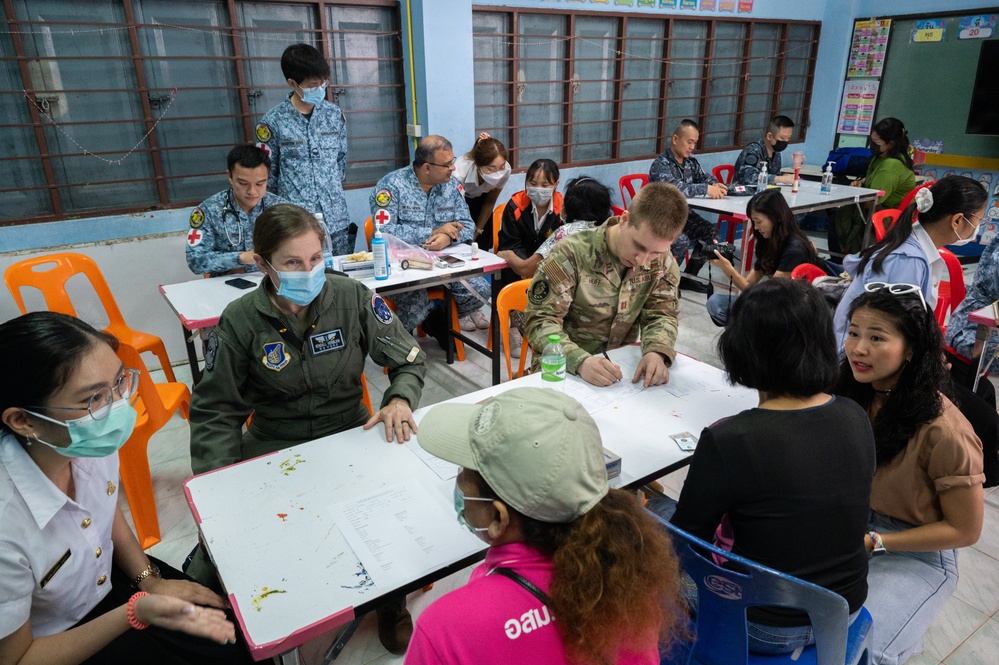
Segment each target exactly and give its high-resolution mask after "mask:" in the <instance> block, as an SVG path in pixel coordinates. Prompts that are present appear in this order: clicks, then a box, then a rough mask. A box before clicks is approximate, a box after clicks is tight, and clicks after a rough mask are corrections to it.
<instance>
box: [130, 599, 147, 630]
mask: <svg viewBox="0 0 999 665" xmlns="http://www.w3.org/2000/svg"><path fill="white" fill-rule="evenodd" d="M148 595H149V594H148V593H146V592H145V591H140V592H138V593H134V594H132V597H131V598H129V599H128V625H129V626H131V627H132V628H135V629H136V630H145V629H146V628H149V624H148V623H142V622H141V621H139V620H138V619H136V618H135V603H136V602H138V600H139V599H140V598H142V597H143V596H148Z"/></svg>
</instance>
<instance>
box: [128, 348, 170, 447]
mask: <svg viewBox="0 0 999 665" xmlns="http://www.w3.org/2000/svg"><path fill="white" fill-rule="evenodd" d="M117 354H118V359H119V360H121V362H122V363H124V365H125V367H127V368H130V369H137V370H139V400H140V401H141V403H142V407H144V413H145V415H146V416H147V417H148V418H149V420H148V422H147V423H145V424H146V427H147V428H148V430H149V432H150V433H152V432H156V431H158V430H159V429H160V428H161V427H162V426H163V425H165V424H166V422H167V421H168V420H170V416H172V415H173V414H172V413H170V412H169V411H167V408H166V407H165V406H164V405H163V400H162V399H161V398H160V393H159V391H158V390H156V384H155V383H154V382H153V377H151V376H150V375H149V370H148V369H146V364H145V363H144V362H142V356H141V355H140V354H139V352H138V351H136V350H135V349H134V348H132V347H131V346H129V345H128V344H118V351H117ZM135 406H136V409H137V410H139V415H140V416H141V415H142V414H143V411H142V409H141V407H140V405H139V403H138V402H137V403H136V405H135Z"/></svg>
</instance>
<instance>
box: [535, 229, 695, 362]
mask: <svg viewBox="0 0 999 665" xmlns="http://www.w3.org/2000/svg"><path fill="white" fill-rule="evenodd" d="M617 222H618V218H617V217H612V218H610V219H609V220H607V222H606V223H605V224H603V225H601V226H598V227H596V228H595V229H589V230H586V231H580V232H578V233H574V234H573V235H571V236H568V237H566V238H564V239H563V240H562V241H561V242H559V243H557V244H556V245H555V248H554V249H553V250H552V252H551V254H549V255H548V258H546V259H545V260H543V261H542V262H541V263H540V265H539V266H538V271H537V272H536V273H535V275H534V279H533V280H531V286H530V287H529V288H528V291H527V331H526V334H527V338H528V341H529V342H530V343H531V347H532V348H533V349H534V362H533V365H532V367H533V369H534V370H535V371H537V370H538V369H539V368H540V366H541V351H542V350H543V349H544V348H545V344H547V343H548V335H552V334H558V335H560V336H561V337H562V346H563V348H565V355H566V368H567V369H568V370H569V371H570V372H572V373H573V374H578V373H579V366H580V365H581V364H582V362H583V361H584V360H586V359H587V358H589V357H590V356H591V355H592V354H594V353H597V352H598V351H599V350H600V346H601V345H602V344H606V345H607V348H608V349H616V348H618V347H620V346H624V345H626V344H631V343H632V342H634V341H636V340H637V339H638V338H639V332H641V338H642V354H643V355H644V354H646V353H648V352H650V351H656V352H658V353H661V354H663V356H665V360H666V365H667V366H669V365H671V364H673V358H674V357H675V355H676V352H675V351H674V347H675V345H676V335H677V328H678V324H677V315H678V313H679V312H678V309H677V307H678V304H679V303H678V300H677V285H678V284H679V282H680V270H679V268H677V266H676V261H674V260H672V258H671V257H670V256H668V255H667V256H664V257H660V258H658V259H654V260H653V261H650V262H649V263H647V264H645V265H644V266H639V267H637V268H627V269H626V268H625V267H624V265H622V264H621V262H620V261H618V260H617V258H616V257H615V256H614V255H613V254H611V252H610V249H609V248H608V246H607V229H608V227H610V226H613V225H614V224H617ZM622 275H623V276H622Z"/></svg>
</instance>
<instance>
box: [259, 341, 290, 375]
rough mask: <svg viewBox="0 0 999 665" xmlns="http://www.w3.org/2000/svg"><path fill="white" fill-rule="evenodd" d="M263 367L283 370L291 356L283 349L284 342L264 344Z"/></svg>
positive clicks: (277, 370) (276, 370)
mask: <svg viewBox="0 0 999 665" xmlns="http://www.w3.org/2000/svg"><path fill="white" fill-rule="evenodd" d="M261 360H262V361H263V363H264V367H266V368H267V369H272V370H274V371H275V372H280V371H281V370H283V369H284V368H285V367H286V366H287V365H288V363H290V362H291V356H290V355H289V354H288V352H287V351H285V350H284V342H271V343H269V344H264V357H263V358H261Z"/></svg>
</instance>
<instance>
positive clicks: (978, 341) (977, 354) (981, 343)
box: [971, 323, 992, 391]
mask: <svg viewBox="0 0 999 665" xmlns="http://www.w3.org/2000/svg"><path fill="white" fill-rule="evenodd" d="M991 333H992V328H990V327H989V326H983V325H982V324H980V323H979V324H978V330H976V331H975V349H974V351H972V353H971V357H972V358H978V369H977V370H976V371H975V383H974V384H973V385H972V386H971V389H972V390H973V391H975V390H978V381H979V380H980V379H981V378H982V375H983V374H985V369H986V363H985V348H986V344H985V343H986V342H987V341H989V335H990V334H991Z"/></svg>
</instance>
